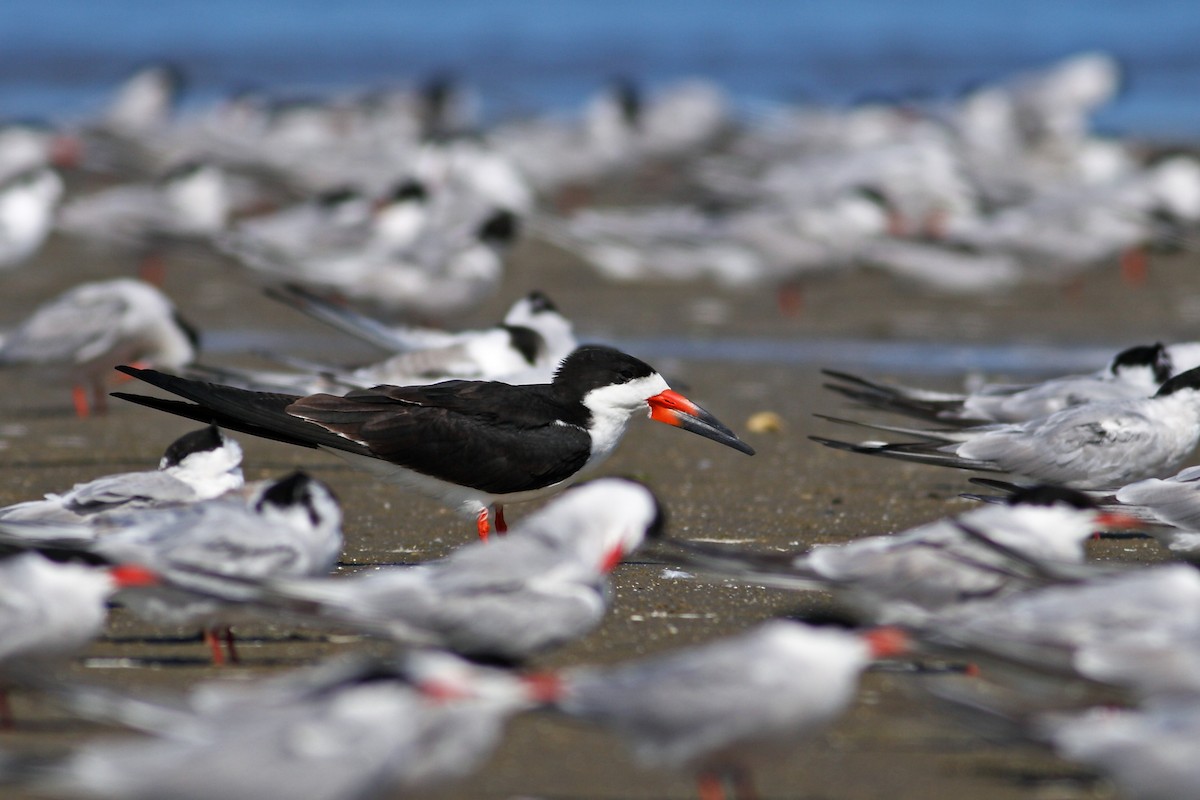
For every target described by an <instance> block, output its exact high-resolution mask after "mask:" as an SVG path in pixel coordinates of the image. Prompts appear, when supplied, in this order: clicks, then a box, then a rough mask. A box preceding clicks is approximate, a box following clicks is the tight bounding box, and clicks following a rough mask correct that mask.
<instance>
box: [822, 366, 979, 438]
mask: <svg viewBox="0 0 1200 800" xmlns="http://www.w3.org/2000/svg"><path fill="white" fill-rule="evenodd" d="M821 372H822V373H824V374H825V375H828V376H829V377H831V378H834V379H836V380H839V381H842V383H825V384H822V386H824V387H825V388H826V389H828V390H830V391H831V392H836V393H837V394H840V395H842V396H843V397H846V398H848V399H850V400H853V401H855V402H856V403H861V404H863V405H865V406H867V407H868V408H874V409H879V410H881V411H889V412H893V413H896V414H903V415H905V416H909V417H914V418H916V419H920V420H925V421H928V422H942V423H948V424H952V425H956V426H960V427H968V426H971V425H980V424H986V423H988V422H991V421H992V420H987V419H973V418H967V417H963V416H961V413H962V403H963V401H962V399H961V398H960V397H956V398H954V399H934V398H925V397H919V396H916V395H915V394H913V393H910V392H909V391H907V390H905V388H904V387H893V386H888V385H887V384H881V383H875V382H873V381H870V380H867V379H866V378H861V377H859V376H857V375H851V374H849V373H847V372H839V371H837V370H831V369H823V370H821Z"/></svg>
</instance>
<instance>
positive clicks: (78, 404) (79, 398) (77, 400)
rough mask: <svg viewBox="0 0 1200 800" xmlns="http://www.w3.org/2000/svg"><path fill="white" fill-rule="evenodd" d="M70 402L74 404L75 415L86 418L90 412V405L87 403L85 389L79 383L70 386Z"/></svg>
mask: <svg viewBox="0 0 1200 800" xmlns="http://www.w3.org/2000/svg"><path fill="white" fill-rule="evenodd" d="M71 404H72V405H74V406H75V416H77V417H79V418H80V419H87V418H88V417H89V416H90V415H91V413H92V406H91V404H90V403H88V396H87V389H85V388H83V386H82V385H81V384H78V383H77V384H75V385H74V386H72V387H71Z"/></svg>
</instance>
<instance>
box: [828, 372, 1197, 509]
mask: <svg viewBox="0 0 1200 800" xmlns="http://www.w3.org/2000/svg"><path fill="white" fill-rule="evenodd" d="M826 419H830V420H831V421H834V422H848V421H846V420H838V419H835V418H832V417H826ZM849 424H853V425H860V426H863V427H868V428H876V429H879V430H884V431H890V432H893V433H902V434H910V435H914V436H917V437H919V438H921V439H922V440H923V441H918V442H896V443H889V442H880V441H868V442H860V443H852V442H844V441H839V440H836V439H826V438H824V437H819V436H813V437H810V438H811V439H813V441H816V442H819V443H820V444H824V445H826V446H828V447H833V448H835V449H839V450H848V451H850V452H855V453H867V454H870V455H879V456H886V457H888V458H899V459H902V460H906V461H915V462H918V463H922V464H935V465H939V466H946V467H955V468H958V469H968V470H980V471H985V472H1009V473H1013V474H1016V475H1023V476H1025V477H1028V478H1032V479H1034V480H1037V481H1043V482H1047V483H1056V484H1060V485H1063V486H1067V487H1069V488H1072V489H1108V488H1117V487H1120V486H1123V485H1124V484H1127V483H1131V482H1133V481H1137V480H1142V479H1145V478H1153V477H1158V476H1163V475H1169V474H1170V473H1171V471H1172V470H1175V469H1178V468H1179V466H1180V465H1181V464H1182V463H1183V461H1184V460H1185V459H1186V458H1187V457H1188V456H1189V455H1191V453H1192V451H1193V450H1195V449H1196V445H1197V444H1200V367H1197V368H1195V369H1191V370H1188V371H1187V372H1184V373H1182V374H1180V375H1176V376H1175V377H1173V378H1171V379H1170V380H1168V381H1167V382H1166V383H1164V384H1163V385H1162V386H1161V387H1160V388H1159V390H1158V391H1157V392H1156V393H1155V394H1154V395H1153V396H1151V397H1147V398H1141V399H1135V400H1114V401H1111V402H1107V403H1100V402H1096V403H1085V404H1083V405H1079V406H1073V407H1070V408H1066V409H1064V410H1062V411H1059V412H1057V413H1055V414H1051V415H1050V416H1047V417H1041V418H1038V419H1034V420H1031V421H1029V422H1024V423H1019V424H1016V423H1014V424H1009V425H982V426H978V427H974V428H961V429H954V430H914V429H911V428H896V427H891V426H883V425H869V424H866V423H860V422H849Z"/></svg>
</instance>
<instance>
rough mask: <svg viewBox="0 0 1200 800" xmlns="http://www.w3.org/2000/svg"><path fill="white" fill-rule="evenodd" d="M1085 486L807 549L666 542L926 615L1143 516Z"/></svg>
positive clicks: (1012, 584) (1079, 552)
mask: <svg viewBox="0 0 1200 800" xmlns="http://www.w3.org/2000/svg"><path fill="white" fill-rule="evenodd" d="M1137 523H1138V521H1137V520H1136V519H1134V518H1133V517H1130V516H1128V515H1122V514H1119V513H1113V512H1107V511H1103V510H1101V508H1100V507H1099V506H1098V505H1097V504H1096V502H1095V501H1093V500H1092V499H1091V498H1089V497H1088V496H1087V495H1085V494H1083V493H1082V492H1077V491H1074V490H1071V489H1062V488H1059V487H1053V486H1036V487H1031V488H1027V489H1022V490H1020V491H1018V492H1017V493H1015V494H1014V495H1013V496H1012V497H1010V498H1009V499H1008V504H1007V505H1003V506H999V505H990V506H985V507H983V508H978V509H975V510H973V511H969V512H967V513H966V514H962V515H960V516H958V517H951V518H947V519H941V520H936V521H934V522H930V523H928V524H925V525H920V526H917V527H915V528H912V529H910V530H907V531H902V532H900V533H895V534H891V535H887V536H868V537H864V538H861V539H854V540H852V541H849V542H846V543H844V544H827V545H826V544H821V545H816V546H815V547H813V548H812V549H811V550H809V551H808V552H806V553H803V554H800V555H791V554H781V553H754V552H747V551H746V550H745V549H744V548H734V547H730V546H722V545H718V544H714V543H702V542H687V541H679V540H673V539H672V540H665V541H664V542H663V543H662V545H660V549H662V550H664V551H665V553H666V554H669V555H670V557H673V558H675V559H682V560H683V562H684V563H685V564H688V565H689V566H691V567H697V568H699V569H701V570H704V571H706V572H713V573H716V574H717V575H721V576H723V577H732V578H735V579H738V580H744V581H748V582H752V583H758V584H762V585H767V586H776V587H781V588H788V589H832V590H834V591H835V592H837V594H838V595H839V596H844V597H845V598H846V599H847V600H848V601H849V602H850V603H851V604H852V605H853V606H854V607H855V608H857V609H859V610H860V611H862V612H865V614H866V615H867V617H868V618H869V619H870V620H871V621H872V622H875V623H881V624H906V625H916V624H921V623H922V622H923V621H924V620H925V618H926V617H928V615H929V614H930V613H934V612H937V611H938V610H939V609H942V608H946V607H957V606H961V605H964V604H966V603H970V602H972V601H976V600H990V599H992V598H995V597H998V596H1001V595H1005V594H1011V593H1013V592H1015V591H1021V590H1024V589H1027V588H1029V586H1030V585H1031V578H1036V577H1040V576H1038V575H1037V573H1036V571H1034V572H1033V574H1032V575H1031V574H1030V570H1029V569H1028V566H1029V564H1030V563H1031V562H1038V561H1050V562H1055V563H1074V564H1078V563H1081V562H1082V561H1083V558H1084V547H1083V546H1084V543H1085V542H1086V541H1087V540H1088V538H1089V537H1090V536H1091V535H1092V533H1093V532H1095V531H1097V530H1100V529H1101V528H1110V527H1118V526H1124V527H1127V526H1131V525H1137Z"/></svg>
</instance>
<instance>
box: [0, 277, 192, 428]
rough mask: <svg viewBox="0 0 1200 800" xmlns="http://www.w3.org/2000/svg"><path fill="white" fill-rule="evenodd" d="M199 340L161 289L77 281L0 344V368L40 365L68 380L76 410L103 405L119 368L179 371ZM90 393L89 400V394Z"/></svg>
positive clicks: (97, 408) (102, 407)
mask: <svg viewBox="0 0 1200 800" xmlns="http://www.w3.org/2000/svg"><path fill="white" fill-rule="evenodd" d="M198 343H199V337H198V335H197V333H196V331H195V329H194V328H192V327H191V326H190V325H188V324H187V323H186V322H185V321H184V320H183V318H182V317H180V316H179V313H178V312H177V311H176V310H175V306H174V305H173V304H172V303H171V301H170V300H168V299H167V298H166V297H165V296H164V295H163V294H162V293H161V292H159V291H158V290H157V289H155V288H154V287H153V286H151V285H149V284H147V283H143V282H142V281H137V280H131V279H128V278H117V279H114V280H108V281H96V282H94V283H83V284H80V285H78V286H76V287H75V288H73V289H70V290H68V291H66V292H64V293H63V294H61V295H59V296H58V297H57V298H55V299H53V300H50V301H49V302H47V303H45V304H43V305H41V306H39V307H38V308H37V309H35V310H34V312H33V314H32V315H30V316H29V317H28V318H27V319H26V320H25V321H24V322H22V323H21V324H20V325H18V326H17V327H16V328H14V329H12V330H10V331H8V332H7V333H6V334H5V335H4V337H3V339H0V366H16V365H31V366H46V367H54V368H57V369H59V370H62V371H64V372H66V373H67V374H68V375H69V376H70V377H71V380H72V381H74V389H73V395H72V396H73V399H74V403H75V411H76V413H77V414H78V415H79V416H81V417H85V416H87V415H88V413H89V412H90V411H91V410H95V411H96V412H97V413H103V412H104V411H105V410H106V408H107V403H106V402H105V401H106V399H107V398H106V394H105V388H104V383H105V380H106V379H107V377H108V376H109V374H110V373H109V370H111V369H112V368H113V367H114V366H116V365H117V364H122V363H125V364H128V363H131V362H132V363H143V364H147V365H155V366H161V367H166V368H168V369H181V368H183V367H184V366H186V365H187V364H188V363H190V362H191V361H192V359H194V358H195V356H196V350H197V347H198ZM88 388H90V389H91V402H90V403H89V400H88V394H87V389H88Z"/></svg>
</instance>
